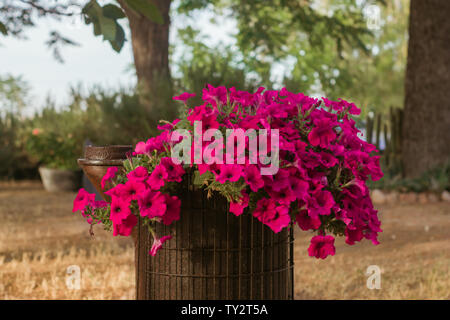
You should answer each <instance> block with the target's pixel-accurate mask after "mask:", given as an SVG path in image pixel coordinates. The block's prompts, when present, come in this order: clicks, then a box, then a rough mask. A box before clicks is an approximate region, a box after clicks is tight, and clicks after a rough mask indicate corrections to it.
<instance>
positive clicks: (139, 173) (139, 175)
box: [127, 166, 148, 182]
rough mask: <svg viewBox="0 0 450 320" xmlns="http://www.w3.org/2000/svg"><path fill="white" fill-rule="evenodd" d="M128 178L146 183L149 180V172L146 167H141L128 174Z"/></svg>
mask: <svg viewBox="0 0 450 320" xmlns="http://www.w3.org/2000/svg"><path fill="white" fill-rule="evenodd" d="M127 178H128V179H129V180H133V181H135V182H144V181H145V180H146V179H147V178H148V170H147V168H145V167H142V166H139V167H137V168H136V169H134V170H133V171H131V172H130V173H128V174H127Z"/></svg>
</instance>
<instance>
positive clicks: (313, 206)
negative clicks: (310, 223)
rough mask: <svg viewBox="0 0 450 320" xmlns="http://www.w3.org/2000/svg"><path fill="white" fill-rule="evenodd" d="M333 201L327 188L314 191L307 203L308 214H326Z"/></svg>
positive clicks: (313, 215)
mask: <svg viewBox="0 0 450 320" xmlns="http://www.w3.org/2000/svg"><path fill="white" fill-rule="evenodd" d="M334 203H335V202H334V198H333V195H332V194H331V192H329V191H327V190H317V191H314V192H313V194H312V196H311V198H310V201H309V204H308V210H309V215H310V216H311V217H317V216H318V215H325V216H327V215H329V214H330V213H331V208H332V207H333V206H334Z"/></svg>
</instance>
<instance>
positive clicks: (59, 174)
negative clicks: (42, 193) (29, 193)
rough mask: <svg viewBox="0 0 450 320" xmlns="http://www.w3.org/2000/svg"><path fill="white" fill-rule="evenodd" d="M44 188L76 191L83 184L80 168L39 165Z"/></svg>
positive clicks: (55, 190) (53, 190)
mask: <svg viewBox="0 0 450 320" xmlns="http://www.w3.org/2000/svg"><path fill="white" fill-rule="evenodd" d="M39 174H40V175H41V180H42V184H43V185H44V189H45V190H47V191H50V192H60V191H76V190H77V189H78V188H79V187H80V185H81V171H80V170H64V169H52V168H46V167H39Z"/></svg>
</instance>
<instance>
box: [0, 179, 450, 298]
mask: <svg viewBox="0 0 450 320" xmlns="http://www.w3.org/2000/svg"><path fill="white" fill-rule="evenodd" d="M74 196H75V195H74V194H73V193H60V194H50V193H46V192H45V191H44V190H42V188H41V186H40V184H39V183H36V182H20V183H18V182H14V183H4V182H3V183H0V219H1V221H2V223H1V224H0V299H133V298H134V262H133V260H134V252H133V245H132V243H131V240H130V239H126V238H120V239H118V238H113V237H112V235H111V234H109V233H107V232H104V231H103V230H101V229H100V228H97V229H95V234H96V236H95V239H91V238H90V236H89V233H88V227H87V224H86V223H85V222H84V221H83V219H82V218H81V217H80V216H78V215H77V214H72V213H71V205H72V200H73V198H74ZM380 210H381V213H382V221H383V225H382V227H383V229H384V232H383V234H382V236H381V237H380V241H381V244H380V245H379V246H373V245H372V244H371V243H369V242H364V243H362V244H359V245H356V246H353V247H350V246H347V245H345V244H344V242H343V241H342V240H341V239H339V240H338V241H337V255H336V256H335V257H330V258H328V259H326V260H325V261H319V260H316V259H312V258H309V257H308V256H307V254H306V248H307V246H308V241H309V237H310V235H309V234H307V233H305V232H298V233H297V239H296V247H295V250H296V252H295V264H296V267H295V281H296V284H295V294H296V298H297V299H449V298H450V277H449V265H450V250H449V249H450V235H449V232H448V230H449V227H450V205H449V204H448V203H443V202H440V203H434V204H428V205H421V206H418V205H414V206H412V205H401V204H399V205H397V206H394V207H392V206H391V207H382V208H380ZM70 265H78V266H80V269H81V272H82V278H81V279H82V280H81V289H80V290H69V289H67V287H66V276H67V273H66V270H67V267H68V266H70ZM369 265H378V266H379V267H380V268H381V270H382V277H381V289H380V290H369V289H367V287H366V279H367V276H366V275H365V271H366V269H367V267H368V266H369Z"/></svg>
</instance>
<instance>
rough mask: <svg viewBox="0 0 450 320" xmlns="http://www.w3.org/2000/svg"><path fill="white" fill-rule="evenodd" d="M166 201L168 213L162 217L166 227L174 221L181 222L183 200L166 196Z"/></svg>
mask: <svg viewBox="0 0 450 320" xmlns="http://www.w3.org/2000/svg"><path fill="white" fill-rule="evenodd" d="M164 197H165V200H166V206H167V209H166V213H165V214H164V215H163V216H162V217H161V221H162V223H164V224H165V225H166V226H168V225H170V224H172V222H174V221H178V220H180V210H181V200H180V199H178V197H177V196H170V195H168V194H165V195H164Z"/></svg>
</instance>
